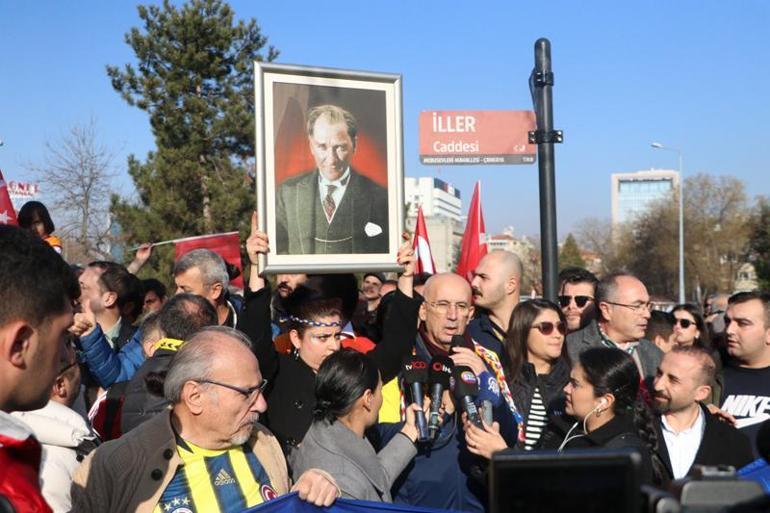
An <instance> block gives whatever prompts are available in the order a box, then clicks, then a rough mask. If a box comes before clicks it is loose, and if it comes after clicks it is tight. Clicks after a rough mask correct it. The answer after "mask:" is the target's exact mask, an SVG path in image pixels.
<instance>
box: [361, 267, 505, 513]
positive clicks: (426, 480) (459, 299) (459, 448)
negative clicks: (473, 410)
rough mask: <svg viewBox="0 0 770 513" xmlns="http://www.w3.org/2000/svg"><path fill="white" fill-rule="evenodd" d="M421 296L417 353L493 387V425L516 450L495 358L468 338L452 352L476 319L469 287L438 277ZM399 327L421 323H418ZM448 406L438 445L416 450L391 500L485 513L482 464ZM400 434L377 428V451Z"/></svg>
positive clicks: (393, 429) (447, 403) (447, 275)
mask: <svg viewBox="0 0 770 513" xmlns="http://www.w3.org/2000/svg"><path fill="white" fill-rule="evenodd" d="M423 293H424V296H425V301H424V302H423V304H422V305H421V307H420V310H419V313H418V315H419V319H420V320H421V321H422V326H421V328H420V332H419V334H418V337H417V341H416V343H415V353H416V354H417V355H418V356H421V357H422V358H425V359H426V360H428V361H430V360H431V358H433V357H434V356H439V355H441V356H448V357H450V358H451V359H452V360H453V361H454V363H455V365H463V366H467V367H469V368H470V369H471V370H472V371H473V373H474V374H476V376H477V377H478V378H480V379H479V381H480V384H482V385H485V386H486V385H488V384H489V383H490V381H491V383H493V385H492V386H491V388H492V390H491V393H492V394H495V393H496V394H497V396H498V397H499V401H497V403H498V405H497V407H496V408H495V409H494V410H493V411H494V417H495V420H497V421H498V422H500V424H501V426H506V427H508V429H506V428H505V427H501V430H502V431H503V436H504V437H506V438H507V439H509V441H510V444H511V445H513V444H514V443H515V440H516V438H515V437H516V435H515V429H513V428H515V423H514V422H512V421H511V420H510V419H511V418H512V417H513V414H512V411H511V406H512V401H511V403H509V402H508V399H506V398H505V397H504V396H505V395H506V394H505V393H504V391H507V385H506V384H505V383H504V381H505V379H504V378H505V377H504V375H503V374H502V369H501V367H500V362H499V358H497V354H496V353H495V352H494V351H491V350H489V349H488V348H485V347H484V346H483V345H481V344H479V343H478V342H476V341H474V340H473V339H472V338H471V337H468V336H466V337H464V343H463V344H462V345H461V346H459V347H457V346H455V347H453V346H452V341H453V340H452V339H453V337H454V336H455V335H463V334H464V333H465V328H466V327H467V325H468V320H469V319H470V317H471V316H472V315H473V305H472V304H471V288H470V286H469V285H468V283H467V282H466V281H465V280H464V279H463V278H462V277H460V276H459V275H457V274H453V273H444V274H437V275H434V276H432V277H431V278H430V279H429V280H428V282H427V283H426V285H425V289H424V290H423ZM398 321H399V322H417V319H399V320H398ZM500 381H502V383H501V382H500ZM507 395H508V396H510V394H509V393H508V394H507ZM444 406H445V410H446V413H445V415H444V422H443V425H442V426H441V429H440V432H439V434H438V436H437V438H436V440H434V441H433V442H432V443H429V444H421V445H420V446H419V447H418V451H419V452H418V454H417V456H416V457H415V458H414V460H413V461H412V463H411V464H410V465H409V466H408V467H407V468H406V470H405V471H404V472H403V473H402V474H401V476H400V477H399V479H398V480H397V481H396V484H395V485H394V488H393V490H392V495H393V500H394V502H397V503H404V504H411V505H416V506H425V507H432V508H441V509H452V510H462V511H479V512H482V511H484V507H485V503H486V495H487V491H486V487H485V485H484V482H483V480H482V479H479V477H480V475H481V473H482V472H483V471H482V465H483V462H482V460H480V459H478V458H477V457H476V456H474V455H472V454H471V453H470V452H468V450H467V447H466V445H465V437H464V435H463V430H462V426H461V422H460V412H459V411H458V410H459V409H458V408H456V407H455V405H454V403H453V401H452V399H451V398H449V396H448V394H446V395H445V399H444ZM506 417H507V419H506ZM506 420H508V421H507V422H506ZM398 429H399V427H398V424H395V425H394V424H381V425H379V426H377V429H376V432H375V433H373V434H372V438H374V442H375V445H379V444H380V443H383V444H384V443H387V441H388V440H389V439H390V438H391V437H392V436H395V434H396V433H397V432H398ZM511 438H512V439H511Z"/></svg>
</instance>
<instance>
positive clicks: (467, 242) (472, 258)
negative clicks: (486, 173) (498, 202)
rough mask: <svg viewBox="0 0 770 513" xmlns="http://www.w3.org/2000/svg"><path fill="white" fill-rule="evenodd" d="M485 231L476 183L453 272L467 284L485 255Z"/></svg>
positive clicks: (477, 183) (478, 186)
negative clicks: (458, 259)
mask: <svg viewBox="0 0 770 513" xmlns="http://www.w3.org/2000/svg"><path fill="white" fill-rule="evenodd" d="M485 230H486V229H485V228H484V214H482V213H481V182H476V187H475V188H474V189H473V198H471V208H470V209H468V220H467V221H466V222H465V233H463V241H462V246H461V248H460V261H459V262H458V263H457V269H456V270H455V272H456V273H457V274H459V275H460V276H462V277H463V278H465V279H466V280H468V282H469V283H470V281H471V280H472V279H473V271H475V270H476V266H477V265H478V264H479V261H480V260H481V259H482V258H483V257H484V255H486V254H487V243H486V240H485V238H486V233H485Z"/></svg>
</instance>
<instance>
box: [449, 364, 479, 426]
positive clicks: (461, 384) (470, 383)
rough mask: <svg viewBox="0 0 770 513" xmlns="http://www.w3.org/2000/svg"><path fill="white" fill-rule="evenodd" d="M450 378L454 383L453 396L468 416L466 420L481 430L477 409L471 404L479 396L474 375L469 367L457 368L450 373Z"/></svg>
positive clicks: (477, 384)
mask: <svg viewBox="0 0 770 513" xmlns="http://www.w3.org/2000/svg"><path fill="white" fill-rule="evenodd" d="M452 378H453V379H454V382H455V386H454V395H455V397H456V398H457V399H458V400H459V401H460V404H461V405H462V408H463V411H464V412H465V413H466V414H467V415H468V420H470V421H471V422H472V423H473V424H475V425H476V426H478V427H480V428H482V429H483V428H484V426H483V425H482V423H481V416H480V415H479V409H478V408H476V403H474V402H473V400H474V399H475V398H476V396H477V395H478V394H479V382H478V381H477V380H476V375H475V374H474V373H473V371H472V370H471V369H470V368H469V367H466V366H458V367H455V368H454V370H453V371H452Z"/></svg>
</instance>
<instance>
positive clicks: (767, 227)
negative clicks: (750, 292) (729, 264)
mask: <svg viewBox="0 0 770 513" xmlns="http://www.w3.org/2000/svg"><path fill="white" fill-rule="evenodd" d="M748 248H749V257H750V259H751V262H752V263H753V264H754V269H755V270H756V272H757V279H758V280H759V286H760V288H762V289H764V290H770V199H768V198H765V197H759V198H757V204H756V206H755V207H754V210H753V212H752V214H751V218H750V220H749V242H748Z"/></svg>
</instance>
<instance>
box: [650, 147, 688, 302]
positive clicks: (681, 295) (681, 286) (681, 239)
mask: <svg viewBox="0 0 770 513" xmlns="http://www.w3.org/2000/svg"><path fill="white" fill-rule="evenodd" d="M650 146H652V147H653V148H655V149H656V150H668V151H675V152H676V154H677V155H678V156H679V303H680V304H682V303H684V302H685V294H684V175H683V174H682V151H681V150H680V149H678V148H672V147H670V146H665V145H663V144H661V143H659V142H654V143H650Z"/></svg>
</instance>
